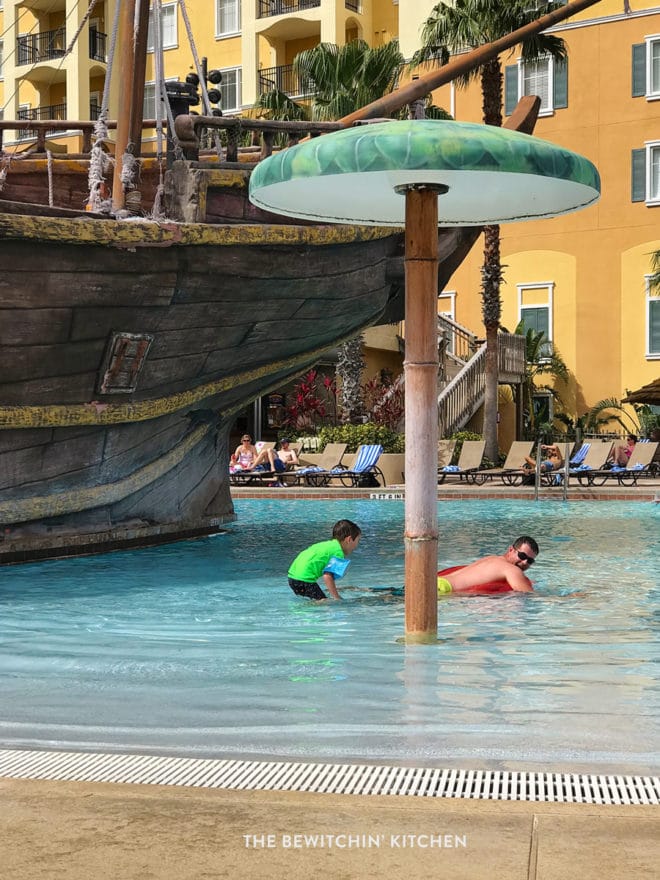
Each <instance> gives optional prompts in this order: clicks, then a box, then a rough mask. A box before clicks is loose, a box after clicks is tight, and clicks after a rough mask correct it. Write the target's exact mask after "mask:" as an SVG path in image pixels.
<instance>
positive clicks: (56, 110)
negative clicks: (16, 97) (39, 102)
mask: <svg viewBox="0 0 660 880" xmlns="http://www.w3.org/2000/svg"><path fill="white" fill-rule="evenodd" d="M18 118H19V119H27V120H30V121H35V120H36V121H38V120H40V119H66V103H64V104H44V105H43V106H42V107H30V108H27V107H25V108H23V109H22V110H19V111H18ZM55 133H56V129H49V130H47V131H46V135H52V134H55ZM18 137H19V140H28V139H29V138H33V137H36V135H35V133H34V131H32V130H31V129H28V128H22V129H19V130H18Z"/></svg>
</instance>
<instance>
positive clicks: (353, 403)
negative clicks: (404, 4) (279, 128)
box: [293, 40, 405, 423]
mask: <svg viewBox="0 0 660 880" xmlns="http://www.w3.org/2000/svg"><path fill="white" fill-rule="evenodd" d="M404 61H405V59H404V57H403V55H402V54H401V52H400V50H399V44H398V42H397V41H396V40H392V41H391V42H390V43H384V44H383V45H382V46H377V47H376V48H375V49H371V48H370V47H369V45H368V43H366V42H365V41H364V40H353V41H352V42H351V43H346V45H344V46H336V45H335V44H334V43H319V44H318V46H314V48H312V49H305V50H304V51H303V52H300V53H299V54H298V55H296V57H295V58H294V59H293V72H294V74H296V76H298V77H299V78H300V79H301V80H302V81H306V82H307V83H308V87H309V89H310V91H311V92H312V93H313V95H314V97H313V99H312V117H313V118H314V119H319V120H326V121H327V120H333V119H340V118H341V117H342V116H347V115H348V114H349V113H352V112H353V111H354V110H357V109H358V108H359V107H363V106H364V105H365V104H369V103H370V102H371V101H375V100H376V99H377V98H382V96H383V95H385V94H387V93H388V92H390V91H391V90H392V89H393V88H394V86H395V84H396V80H397V77H398V74H399V71H400V70H401V67H402V66H403V64H404ZM363 342H364V339H363V336H362V334H359V335H358V336H356V337H355V338H354V339H350V340H349V341H348V342H345V343H343V344H342V345H340V346H339V357H338V362H337V374H338V376H339V377H340V379H341V412H342V417H343V419H344V421H346V422H353V423H358V422H361V421H362V419H363V416H364V413H365V407H364V399H363V393H362V369H363V367H364V359H363V357H362V348H363Z"/></svg>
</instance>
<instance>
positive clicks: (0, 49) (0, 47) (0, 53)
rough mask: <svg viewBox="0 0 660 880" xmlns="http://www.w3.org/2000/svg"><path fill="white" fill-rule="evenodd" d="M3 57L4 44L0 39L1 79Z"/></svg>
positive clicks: (0, 75)
mask: <svg viewBox="0 0 660 880" xmlns="http://www.w3.org/2000/svg"><path fill="white" fill-rule="evenodd" d="M4 57H5V44H4V42H3V41H2V40H0V79H2V62H3V61H4Z"/></svg>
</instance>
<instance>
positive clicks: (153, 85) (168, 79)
mask: <svg viewBox="0 0 660 880" xmlns="http://www.w3.org/2000/svg"><path fill="white" fill-rule="evenodd" d="M177 81H178V77H176V76H166V77H165V82H166V83H168V82H177ZM147 89H153V90H154V94H153V102H154V116H153V118H154V119H157V118H158V116H157V115H156V80H154V79H152V80H149V81H148V82H145V84H144V90H145V93H146V90H147ZM142 109H143V111H144V98H143V100H142ZM144 118H145V119H151V116H148V115H147V114H146V113H145V114H144Z"/></svg>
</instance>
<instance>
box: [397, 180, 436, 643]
mask: <svg viewBox="0 0 660 880" xmlns="http://www.w3.org/2000/svg"><path fill="white" fill-rule="evenodd" d="M400 191H401V192H405V196H406V232H405V241H406V246H405V276H406V308H405V320H406V353H405V361H404V373H405V382H406V457H405V468H406V502H405V536H404V544H405V609H406V624H405V626H406V631H405V635H406V641H407V642H432V641H435V640H436V639H437V632H438V591H437V569H438V477H437V461H438V366H439V362H438V328H437V309H438V307H437V287H438V192H439V191H445V192H446V187H445V188H442V187H440V188H438V187H435V186H432V185H424V184H420V185H410V186H405V187H402V188H401V190H400Z"/></svg>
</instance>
